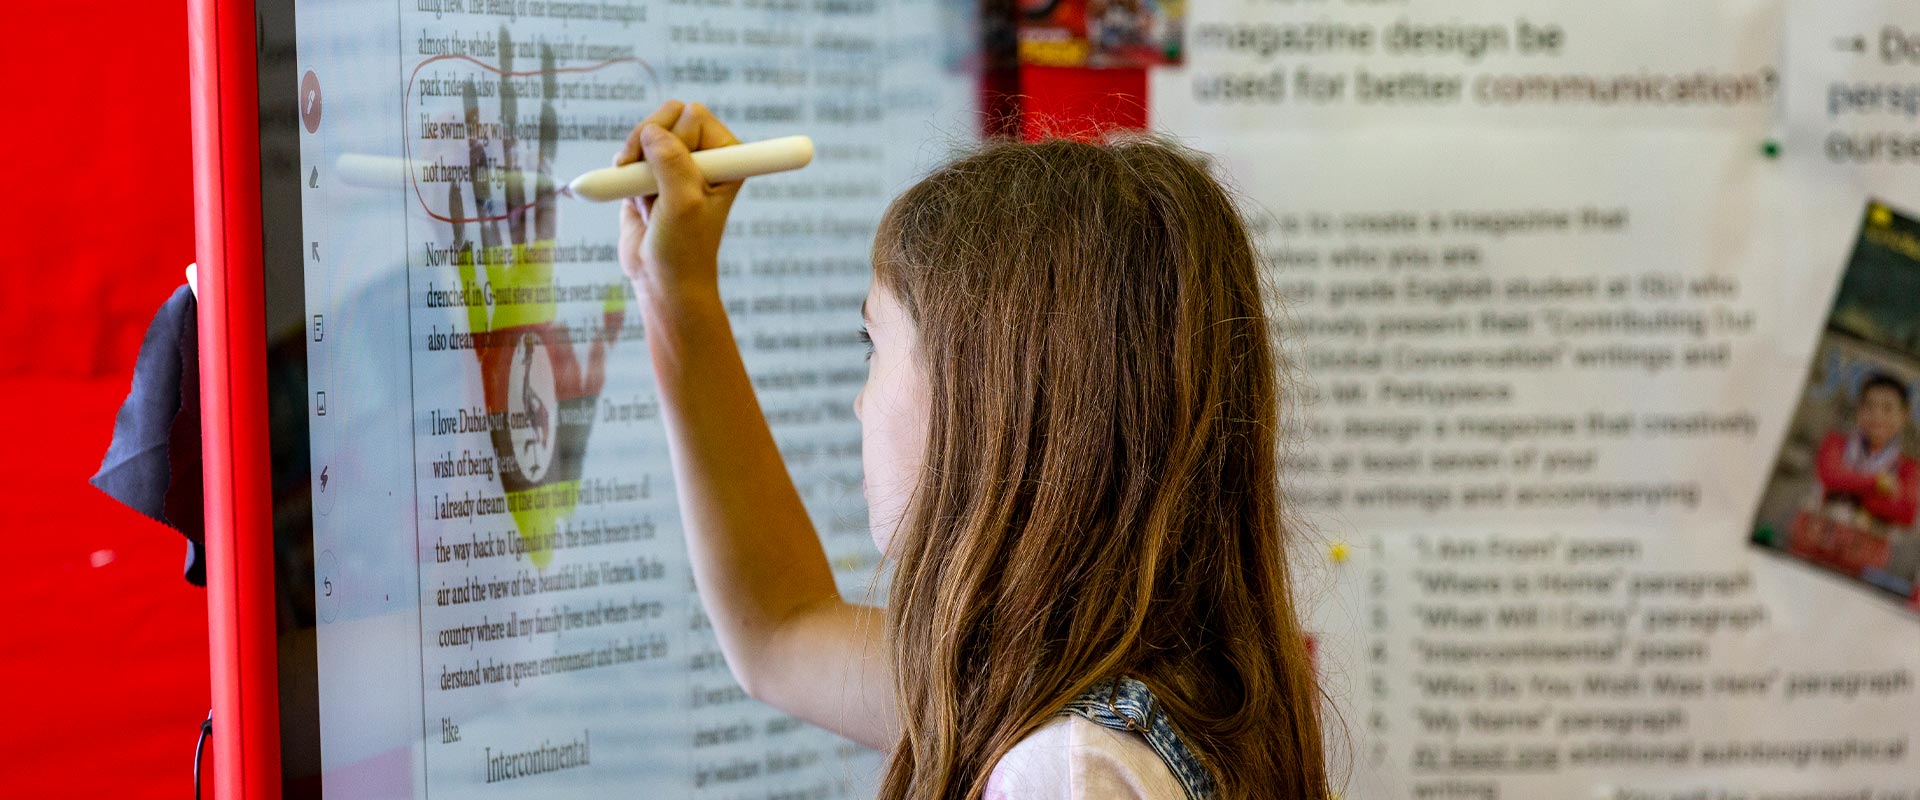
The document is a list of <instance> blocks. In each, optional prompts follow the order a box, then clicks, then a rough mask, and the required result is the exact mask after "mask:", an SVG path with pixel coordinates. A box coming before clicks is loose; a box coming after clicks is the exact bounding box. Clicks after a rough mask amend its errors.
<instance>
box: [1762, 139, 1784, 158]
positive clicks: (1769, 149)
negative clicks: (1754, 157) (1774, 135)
mask: <svg viewBox="0 0 1920 800" xmlns="http://www.w3.org/2000/svg"><path fill="white" fill-rule="evenodd" d="M1760 155H1763V156H1766V157H1767V158H1779V157H1780V140H1779V139H1768V140H1766V141H1764V142H1761V143H1760Z"/></svg>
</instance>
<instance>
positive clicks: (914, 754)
mask: <svg viewBox="0 0 1920 800" xmlns="http://www.w3.org/2000/svg"><path fill="white" fill-rule="evenodd" d="M874 264H875V275H876V282H877V284H878V285H879V286H880V288H883V289H885V290H887V291H891V292H892V293H893V295H894V296H895V297H896V298H898V299H899V301H900V302H901V303H902V305H903V306H904V307H905V308H906V309H907V311H908V314H909V315H910V317H911V318H912V319H913V321H914V323H915V325H916V326H917V328H918V335H919V352H918V353H917V355H916V358H917V359H918V363H919V364H921V365H922V368H923V371H924V372H925V374H926V375H927V380H928V388H929V390H930V397H931V398H932V401H931V409H930V425H931V428H930V432H929V435H928V440H927V449H926V460H925V466H924V468H923V472H922V474H921V475H920V480H919V483H918V486H917V489H916V492H915V496H914V499H913V501H912V502H911V503H910V505H909V510H908V512H907V515H906V518H905V519H904V520H902V524H901V526H900V529H899V530H898V531H896V532H895V534H894V536H895V539H894V544H893V546H892V550H893V552H894V554H895V555H896V556H897V563H896V564H895V565H894V566H895V573H894V579H893V585H892V594H891V598H890V602H889V608H890V610H889V612H888V626H889V630H888V632H889V635H890V637H891V644H892V648H893V653H892V658H893V664H894V669H895V671H896V676H897V686H896V692H897V693H898V698H899V702H900V710H901V715H902V720H903V722H904V726H905V729H906V735H905V737H904V738H903V739H902V740H901V742H900V743H899V745H898V746H897V747H896V748H895V750H894V752H893V754H892V758H891V761H890V763H889V765H888V770H887V774H886V777H885V780H884V783H883V785H882V791H881V796H882V797H884V798H915V799H916V800H919V799H922V798H927V799H931V798H943V799H944V798H977V797H980V795H981V792H982V789H983V788H984V785H985V782H986V778H987V774H988V772H989V771H990V770H991V769H992V767H993V766H994V764H995V763H997V762H998V760H999V758H1000V757H1001V756H1002V755H1003V754H1005V753H1006V752H1007V750H1008V749H1009V748H1011V747H1012V746H1013V745H1014V743H1015V742H1017V741H1019V740H1020V738H1021V737H1023V736H1025V735H1026V734H1028V733H1030V732H1032V731H1033V730H1034V729H1035V728H1037V727H1038V726H1040V725H1041V724H1043V723H1044V722H1045V721H1046V719H1047V718H1048V717H1049V716H1051V715H1053V714H1054V713H1055V712H1057V711H1058V710H1060V708H1061V706H1062V705H1064V704H1065V703H1067V702H1068V701H1069V700H1071V699H1073V698H1074V697H1076V696H1078V695H1079V694H1080V693H1081V692H1083V691H1085V690H1086V689H1087V688H1089V687H1090V686H1091V685H1092V684H1093V683H1095V682H1096V681H1098V680H1100V679H1102V678H1106V677H1111V676H1118V675H1128V676H1132V677H1135V678H1138V679H1139V680H1141V681H1143V682H1145V683H1146V684H1147V685H1148V686H1149V687H1150V688H1151V689H1152V690H1153V693H1154V696H1155V698H1156V699H1157V700H1158V701H1159V702H1160V704H1161V706H1162V708H1163V709H1164V710H1165V712H1166V713H1168V714H1170V715H1171V718H1172V721H1173V723H1174V725H1175V726H1176V727H1177V728H1178V730H1179V731H1180V732H1181V733H1182V734H1183V736H1184V738H1185V739H1186V741H1187V743H1188V744H1189V745H1190V746H1191V747H1192V748H1193V749H1194V750H1195V751H1196V753H1197V755H1198V756H1199V758H1200V759H1201V761H1202V762H1203V763H1204V764H1205V765H1206V766H1207V767H1208V769H1209V771H1210V772H1211V773H1212V774H1213V775H1214V776H1215V780H1216V781H1217V788H1218V789H1219V790H1220V796H1221V797H1224V798H1252V797H1263V798H1302V799H1304V800H1322V799H1323V798H1325V797H1327V795H1328V788H1327V777H1326V766H1325V763H1324V760H1323V756H1322V742H1321V731H1320V711H1319V702H1320V692H1319V691H1318V688H1317V686H1316V685H1315V683H1314V676H1313V673H1312V669H1311V666H1310V665H1309V663H1308V659H1307V653H1306V647H1305V641H1304V638H1303V632H1302V629H1301V626H1300V623H1299V620H1298V619H1297V617H1296V614H1295V611H1294V606H1293V601H1292V597H1291V594H1290V592H1289V581H1288V576H1287V566H1286V559H1285V545H1284V540H1285V539H1286V537H1287V533H1288V526H1287V522H1286V518H1285V515H1284V514H1283V513H1282V503H1281V496H1280V491H1279V476H1278V459H1279V449H1278V447H1279V442H1278V439H1277V435H1278V431H1279V430H1280V424H1279V422H1278V419H1277V417H1278V413H1279V412H1278V401H1279V389H1278V383H1277V381H1278V374H1277V368H1278V366H1279V365H1278V364H1277V363H1276V356H1275V353H1274V349H1273V346H1272V341H1271V339H1270V338H1269V337H1270V331H1269V328H1268V322H1267V317H1266V314H1265V312H1264V310H1263V307H1262V293H1261V285H1260V279H1259V275H1258V271H1257V265H1256V259H1255V255H1254V251H1253V247H1252V244H1251V242H1250V241H1249V238H1248V235H1247V231H1246V228H1245V227H1244V225H1243V224H1242V222H1241V219H1240V216H1239V213H1238V211H1237V209H1236V208H1235V206H1234V203H1233V202H1232V200H1231V199H1230V198H1229V196H1228V195H1227V193H1226V192H1225V191H1224V190H1223V189H1222V188H1221V187H1220V185H1219V184H1218V183H1216V182H1215V181H1214V180H1213V179H1212V178H1211V177H1210V176H1209V175H1208V173H1207V170H1206V167H1205V166H1204V164H1203V163H1201V162H1200V160H1199V158H1198V156H1196V155H1195V154H1193V153H1192V152H1191V151H1187V150H1185V149H1183V148H1181V147H1179V146H1177V145H1174V144H1171V143H1169V142H1166V141H1164V140H1161V139H1155V138H1147V137H1136V138H1132V139H1126V140H1115V141H1109V142H1106V143H1100V144H1095V143H1088V142H1076V141H1065V140H1058V141H1046V142H1040V143H1035V144H1016V143H1004V142H1003V143H995V144H990V145H988V146H986V147H984V148H983V149H981V150H979V151H978V152H976V153H974V154H972V155H970V156H968V157H966V158H963V159H961V160H959V161H956V162H954V163H951V164H949V165H947V166H945V167H943V168H941V169H939V170H937V171H935V172H934V173H933V174H931V175H930V176H928V177H927V178H925V179H924V180H922V181H921V182H920V183H919V184H917V185H915V186H914V187H912V188H911V189H909V190H908V191H907V192H905V193H904V194H902V195H901V196H900V197H899V198H898V199H896V200H895V201H894V203H893V205H892V206H891V207H890V208H889V209H888V211H887V214H886V217H885V218H884V220H883V222H882V224H881V228H880V233H879V235H878V236H877V237H876V240H875V244H874Z"/></svg>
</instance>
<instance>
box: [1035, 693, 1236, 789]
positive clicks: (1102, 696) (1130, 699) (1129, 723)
mask: <svg viewBox="0 0 1920 800" xmlns="http://www.w3.org/2000/svg"><path fill="white" fill-rule="evenodd" d="M1061 710H1062V711H1065V712H1068V713H1071V714H1076V715H1078V716H1081V717H1085V718H1086V719H1087V720H1088V721H1090V722H1093V723H1094V724H1096V725H1100V726H1101V727H1106V728H1112V729H1114V730H1121V731H1125V730H1131V731H1134V732H1137V733H1139V734H1140V735H1141V736H1143V737H1145V738H1146V740H1147V744H1148V745H1150V746H1152V747H1153V751H1154V752H1155V753H1159V754H1160V760H1161V761H1165V762H1166V763H1167V768H1168V769H1169V770H1171V771H1172V772H1173V777H1174V779H1175V780H1178V781H1179V782H1180V786H1181V788H1183V789H1186V790H1187V797H1188V798H1189V800H1212V798H1213V796H1214V788H1213V776H1212V775H1210V774H1208V772H1207V768H1206V767H1204V766H1202V765H1201V764H1200V759H1198V758H1195V757H1194V755H1193V751H1192V750H1190V749H1188V748H1187V743H1186V740H1185V739H1182V738H1180V732H1179V731H1177V730H1175V729H1174V727H1173V721H1172V720H1170V719H1168V718H1167V715H1166V714H1164V713H1161V711H1160V704H1159V703H1156V702H1154V699H1153V693H1152V692H1150V691H1147V685H1146V684H1144V683H1141V682H1139V681H1137V680H1134V679H1132V678H1125V677H1123V678H1118V679H1107V680H1103V681H1101V682H1099V683H1096V684H1094V685H1093V688H1091V689H1088V690H1087V692H1086V693H1085V694H1082V695H1080V696H1079V697H1078V698H1075V699H1074V700H1073V701H1072V702H1070V703H1067V705H1066V707H1065V708H1063V709H1061Z"/></svg>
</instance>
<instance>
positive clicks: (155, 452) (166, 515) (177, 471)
mask: <svg viewBox="0 0 1920 800" xmlns="http://www.w3.org/2000/svg"><path fill="white" fill-rule="evenodd" d="M194 310H195V304H194V297H193V291H192V290H191V289H190V288H189V287H187V286H184V285H183V286H181V287H180V288H178V289H175V290H174V292H173V296H172V297H169V298H167V302H166V303H164V304H162V305H161V306H160V311H159V312H158V313H156V314H154V315H153V322H152V324H150V325H148V326H147V337H146V339H145V340H144V341H142V342H141V343H140V357H139V359H138V360H137V361H136V362H135V363H134V366H133V387H132V388H131V389H130V390H129V391H128V392H127V399H126V401H125V402H123V403H121V404H120V413H119V414H118V415H117V416H115V417H114V420H113V442H112V443H111V444H109V445H107V454H106V456H105V457H104V458H102V459H101V460H100V471H99V472H96V473H94V476H93V478H92V480H90V481H88V482H89V483H91V484H93V485H94V486H95V487H96V488H98V489H99V490H100V491H103V492H106V493H107V495H108V496H109V497H112V498H113V499H115V500H118V501H120V502H121V504H123V505H125V506H127V507H128V508H131V509H133V510H135V511H138V512H140V513H142V514H145V515H147V516H149V517H152V518H153V519H154V520H155V521H157V522H159V523H161V524H163V525H167V526H169V527H172V528H173V529H174V530H177V531H179V532H180V533H182V534H184V535H185V536H186V537H187V564H186V578H187V582H188V583H191V584H193V585H195V586H206V585H207V570H206V558H205V551H206V518H205V515H204V510H203V508H202V507H201V495H202V488H203V487H202V484H201V475H200V346H199V330H200V326H199V322H198V321H197V320H196V319H195V317H194Z"/></svg>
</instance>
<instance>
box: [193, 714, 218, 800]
mask: <svg viewBox="0 0 1920 800" xmlns="http://www.w3.org/2000/svg"><path fill="white" fill-rule="evenodd" d="M212 735H213V712H212V711H208V712H207V721H205V722H202V723H200V739H199V740H198V741H196V742H194V743H193V800H200V753H201V752H202V751H203V750H204V749H205V748H206V746H207V737H208V736H212Z"/></svg>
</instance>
